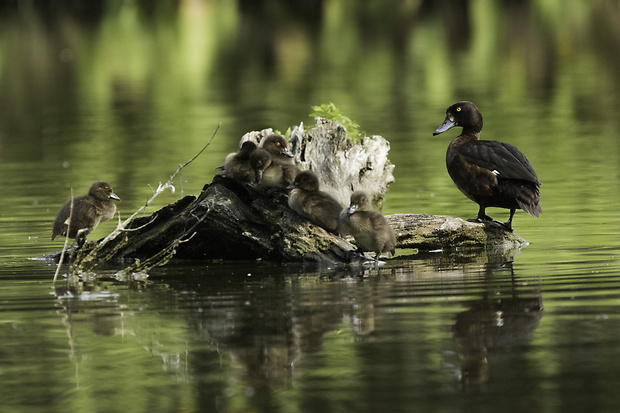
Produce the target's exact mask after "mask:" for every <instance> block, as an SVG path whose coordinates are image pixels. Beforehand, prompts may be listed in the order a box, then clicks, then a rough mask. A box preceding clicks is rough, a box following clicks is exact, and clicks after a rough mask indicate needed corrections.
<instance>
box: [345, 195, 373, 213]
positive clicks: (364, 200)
mask: <svg viewBox="0 0 620 413" xmlns="http://www.w3.org/2000/svg"><path fill="white" fill-rule="evenodd" d="M370 210H372V206H371V205H370V198H368V195H367V194H366V192H364V191H355V192H353V193H352V194H351V205H350V206H349V213H350V214H352V213H354V212H355V211H370Z"/></svg>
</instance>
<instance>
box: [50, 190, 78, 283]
mask: <svg viewBox="0 0 620 413" xmlns="http://www.w3.org/2000/svg"><path fill="white" fill-rule="evenodd" d="M71 218H73V188H71V204H70V206H69V219H68V220H67V233H66V234H65V243H64V245H63V247H62V252H61V253H60V259H59V260H58V265H57V266H56V272H55V273H54V280H53V281H52V284H54V283H56V279H57V278H58V274H59V273H60V266H61V265H62V262H63V260H64V259H65V252H66V251H67V244H68V243H69V233H70V232H71Z"/></svg>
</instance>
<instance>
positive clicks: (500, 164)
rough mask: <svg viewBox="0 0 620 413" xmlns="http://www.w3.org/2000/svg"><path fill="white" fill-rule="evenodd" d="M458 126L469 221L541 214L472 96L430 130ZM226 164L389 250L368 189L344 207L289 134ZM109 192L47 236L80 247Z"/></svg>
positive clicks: (108, 214) (73, 209)
mask: <svg viewBox="0 0 620 413" xmlns="http://www.w3.org/2000/svg"><path fill="white" fill-rule="evenodd" d="M455 126H459V127H462V128H463V130H462V132H461V134H460V135H459V136H457V137H456V138H454V139H453V140H452V142H451V143H450V145H449V146H448V150H447V153H446V166H447V168H448V173H449V175H450V177H451V178H452V180H453V181H454V183H455V184H456V186H457V187H458V188H459V189H460V190H461V192H463V194H464V195H465V196H467V197H468V198H469V199H471V200H472V201H474V202H476V203H477V204H478V205H479V207H480V209H479V211H478V216H477V218H476V219H475V220H474V221H478V222H493V223H495V224H498V225H501V226H503V227H504V228H506V229H507V230H509V231H512V219H513V216H514V214H515V211H516V210H517V209H522V210H524V211H525V212H527V213H528V214H530V215H532V216H534V217H537V216H538V215H540V213H541V208H540V206H539V200H540V190H539V188H540V181H539V180H538V177H537V176H536V172H534V169H533V168H532V166H531V165H530V163H529V161H528V160H527V158H526V157H525V155H524V154H523V153H521V152H520V151H519V150H518V149H517V148H515V147H514V146H512V145H510V144H507V143H502V142H498V141H487V140H480V132H481V130H482V115H481V113H480V111H479V110H478V108H477V107H476V105H474V104H473V103H472V102H469V101H461V102H457V103H455V104H453V105H451V106H450V107H449V108H448V109H447V110H446V118H445V120H444V122H443V123H442V124H441V126H439V127H438V128H437V129H436V130H435V132H434V134H433V135H438V134H440V133H443V132H445V131H447V130H449V129H451V128H453V127H455ZM223 169H224V174H225V175H226V176H227V177H229V178H232V179H234V180H236V181H238V182H242V183H255V184H258V185H262V186H266V187H269V188H281V189H286V190H290V191H291V192H290V194H289V197H288V205H289V207H290V208H291V209H292V210H293V211H295V212H296V213H297V214H299V215H301V216H302V217H304V218H306V219H308V220H310V221H311V222H313V223H314V224H316V225H318V226H320V227H323V228H324V229H326V230H328V231H330V232H333V233H336V234H338V233H339V234H341V235H351V236H353V238H354V239H355V241H356V243H357V245H358V250H359V251H361V252H364V251H370V252H374V253H375V260H378V257H379V255H380V254H382V253H385V252H390V253H392V254H394V249H395V247H396V237H395V235H394V231H393V230H392V228H391V227H390V226H389V224H388V223H387V221H386V219H385V217H383V215H381V214H380V213H378V212H376V211H373V209H372V207H371V203H370V198H369V197H368V195H367V194H366V193H364V192H362V191H356V192H354V193H353V194H352V195H351V203H350V205H349V207H348V208H343V207H342V206H341V205H340V203H339V202H338V201H336V200H335V199H334V198H333V197H332V196H331V195H329V194H328V193H325V192H323V191H321V190H320V188H319V179H318V177H317V175H316V174H315V173H314V172H312V171H300V170H299V169H298V168H297V166H295V163H294V162H293V154H292V153H291V151H290V150H289V149H288V142H287V140H286V139H284V137H282V136H280V135H276V134H272V135H269V136H267V137H265V138H264V139H263V140H262V141H261V142H260V143H259V145H258V146H257V145H256V144H255V143H253V142H251V141H246V142H244V143H243V144H242V145H241V148H240V149H239V151H238V152H235V153H231V154H230V155H228V156H227V157H226V159H225V162H224V167H223ZM114 200H120V198H119V197H118V196H117V195H116V194H115V193H114V192H113V191H112V188H111V187H110V185H109V184H108V183H106V182H101V181H99V182H95V183H94V184H92V186H91V187H90V190H89V191H88V194H87V195H83V196H80V197H76V198H73V199H72V200H69V201H67V203H66V204H65V205H64V206H63V207H62V209H61V210H60V212H59V213H58V216H57V218H56V221H55V222H54V227H53V230H52V240H53V239H54V238H55V237H56V236H58V235H67V236H68V237H69V238H75V239H76V240H77V243H78V246H79V247H81V246H82V245H83V244H84V242H85V241H86V236H87V235H88V234H89V233H90V232H91V231H93V230H94V229H95V228H96V227H97V225H99V223H100V222H103V221H105V220H108V219H110V218H112V217H113V216H114V213H115V211H116V206H115V204H114V202H113V201H114ZM487 207H499V208H506V209H509V210H510V218H509V219H508V221H507V222H498V221H494V220H493V219H492V218H491V217H489V216H488V215H486V212H485V211H486V208H487Z"/></svg>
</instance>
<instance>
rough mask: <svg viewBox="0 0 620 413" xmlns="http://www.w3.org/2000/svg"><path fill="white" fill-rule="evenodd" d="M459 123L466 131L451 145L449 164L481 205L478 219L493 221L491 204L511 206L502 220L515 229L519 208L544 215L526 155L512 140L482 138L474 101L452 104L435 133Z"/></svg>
mask: <svg viewBox="0 0 620 413" xmlns="http://www.w3.org/2000/svg"><path fill="white" fill-rule="evenodd" d="M455 126H459V127H462V128H463V131H462V132H461V134H460V135H459V136H457V137H456V138H454V139H453V140H452V142H451V143H450V145H449V146H448V151H447V153H446V166H447V167H448V173H449V174H450V177H451V178H452V180H453V181H454V183H455V184H456V186H457V188H458V189H460V190H461V192H462V193H463V194H465V196H466V197H467V198H469V199H471V200H472V201H474V202H475V203H477V204H478V205H479V206H480V209H479V210H478V217H477V220H478V221H493V219H492V218H491V217H489V216H488V215H486V212H485V210H486V208H487V207H498V208H507V209H509V210H510V218H509V219H508V221H506V222H499V224H501V225H503V226H504V227H505V228H506V229H507V230H509V231H512V218H513V216H514V214H515V211H516V210H517V209H522V210H524V211H525V212H527V213H528V214H530V215H531V216H533V217H537V216H538V215H540V213H541V209H540V205H538V202H539V200H540V191H539V188H540V181H539V180H538V176H536V172H534V168H532V166H531V165H530V162H529V161H528V160H527V158H526V157H525V155H523V153H521V151H519V150H518V149H517V148H515V147H514V146H512V145H510V144H507V143H503V142H497V141H485V140H480V132H481V131H482V114H481V113H480V111H479V110H478V108H477V107H476V105H474V104H473V103H472V102H468V101H463V102H457V103H455V104H453V105H452V106H450V107H449V108H448V109H447V110H446V119H445V120H444V122H443V123H442V124H441V126H439V127H438V128H437V130H435V132H434V133H433V135H439V134H440V133H443V132H445V131H447V130H449V129H451V128H453V127H455ZM494 222H498V221H494Z"/></svg>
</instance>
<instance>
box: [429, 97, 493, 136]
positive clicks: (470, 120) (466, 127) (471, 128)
mask: <svg viewBox="0 0 620 413" xmlns="http://www.w3.org/2000/svg"><path fill="white" fill-rule="evenodd" d="M455 126H461V127H462V128H463V133H464V134H465V133H474V134H476V133H479V132H480V131H481V130H482V114H481V113H480V111H479V110H478V108H477V107H476V105H474V104H473V103H472V102H469V101H462V102H456V103H455V104H454V105H452V106H450V107H449V108H448V109H447V110H446V119H445V120H444V121H443V123H442V124H441V126H439V127H438V128H437V129H436V130H435V132H433V136H435V135H439V134H440V133H443V132H445V131H447V130H449V129H452V128H453V127H455Z"/></svg>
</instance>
